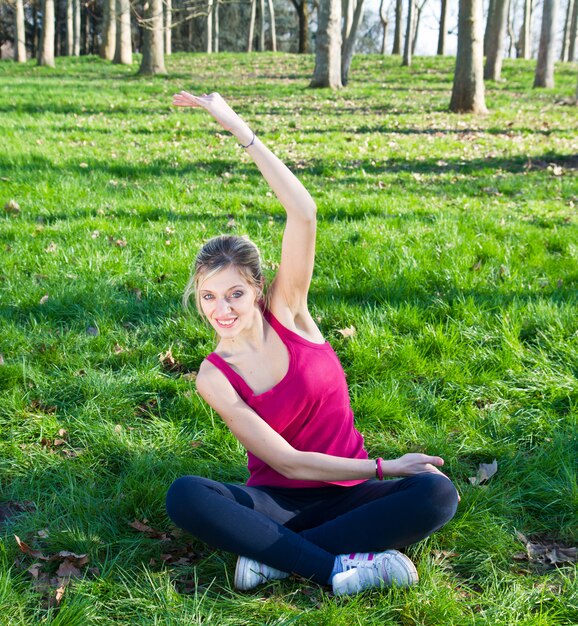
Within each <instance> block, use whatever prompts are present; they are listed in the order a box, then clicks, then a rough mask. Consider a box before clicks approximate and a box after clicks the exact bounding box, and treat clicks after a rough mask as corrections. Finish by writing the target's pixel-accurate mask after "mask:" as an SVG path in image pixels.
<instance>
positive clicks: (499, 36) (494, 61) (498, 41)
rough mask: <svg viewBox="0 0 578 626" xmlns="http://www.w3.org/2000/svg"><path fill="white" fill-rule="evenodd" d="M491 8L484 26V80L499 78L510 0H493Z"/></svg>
mask: <svg viewBox="0 0 578 626" xmlns="http://www.w3.org/2000/svg"><path fill="white" fill-rule="evenodd" d="M492 9H493V10H492V13H491V15H488V26H487V28H486V33H487V41H486V50H485V51H486V66H485V68H484V78H485V79H486V80H500V76H501V73H502V60H503V57H504V41H505V38H506V26H507V24H508V12H509V9H510V0H493V1H492ZM488 31H489V32H488Z"/></svg>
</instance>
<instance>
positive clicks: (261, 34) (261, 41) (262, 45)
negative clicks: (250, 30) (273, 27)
mask: <svg viewBox="0 0 578 626" xmlns="http://www.w3.org/2000/svg"><path fill="white" fill-rule="evenodd" d="M257 45H258V49H259V52H263V51H264V50H265V0H259V33H258V37H257Z"/></svg>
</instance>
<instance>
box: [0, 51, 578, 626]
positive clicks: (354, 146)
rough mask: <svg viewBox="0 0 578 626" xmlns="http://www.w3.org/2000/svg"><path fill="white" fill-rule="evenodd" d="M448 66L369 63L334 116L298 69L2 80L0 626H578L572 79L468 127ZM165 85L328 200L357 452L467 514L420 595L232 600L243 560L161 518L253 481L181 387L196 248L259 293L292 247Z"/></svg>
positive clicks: (199, 333)
mask: <svg viewBox="0 0 578 626" xmlns="http://www.w3.org/2000/svg"><path fill="white" fill-rule="evenodd" d="M453 63H454V61H453V60H452V59H450V58H444V59H434V58H428V59H425V58H417V59H415V63H414V66H413V67H412V68H411V69H407V68H401V67H400V60H399V59H398V58H391V57H389V58H387V57H386V58H384V57H379V56H369V57H357V58H355V59H354V63H353V67H352V72H351V83H350V86H348V87H347V88H346V89H344V90H342V91H340V92H338V93H329V92H327V91H312V90H309V89H308V88H307V85H308V81H309V78H310V76H311V73H312V69H313V58H312V57H310V56H308V57H301V56H296V55H284V54H276V55H273V54H260V55H234V54H222V55H213V56H206V55H175V56H173V57H171V58H170V59H169V61H168V68H169V71H170V72H171V75H170V78H155V79H147V78H140V77H136V76H135V72H136V69H137V66H136V65H135V66H134V67H132V68H124V67H118V66H112V65H109V64H107V63H105V62H103V61H101V60H100V59H96V58H89V59H86V58H82V59H69V60H65V59H58V60H57V68H56V69H54V70H50V69H47V68H38V67H36V66H35V65H34V63H28V64H25V65H23V66H16V65H14V64H12V63H10V62H6V61H3V62H1V63H0V96H1V97H0V112H1V115H0V137H1V138H2V139H1V142H2V149H1V150H0V328H1V331H0V355H1V357H0V489H1V492H0V520H1V521H0V615H2V617H1V618H0V621H1V622H2V623H3V624H7V625H9V626H17V625H25V624H38V623H40V624H53V625H57V624H58V625H61V626H63V625H65V626H74V625H77V624H78V625H79V626H80V625H82V626H84V625H87V624H90V625H92V624H95V625H100V624H122V625H127V626H129V625H131V626H132V625H135V624H139V625H140V624H142V625H145V624H146V625H153V624H159V625H165V624H167V625H169V624H170V625H177V624H178V625H185V624H187V625H189V624H201V623H203V624H216V625H219V626H221V625H224V626H229V625H238V624H247V625H256V624H267V625H279V626H281V625H288V624H307V625H313V626H317V625H320V624H324V625H325V624H328V625H334V624H335V625H347V626H353V625H354V624H364V625H366V624H370V625H376V626H377V625H379V626H384V625H386V624H403V625H431V626H439V625H446V624H459V625H462V624H464V625H466V624H468V625H469V624H471V625H476V626H477V625H482V624H483V625H488V626H493V625H496V624H503V625H511V624H527V625H532V626H538V625H540V626H542V625H550V624H568V625H570V624H576V623H578V584H577V581H576V572H575V563H571V562H568V561H565V560H564V559H565V558H569V559H571V558H572V551H571V550H568V549H567V548H572V547H574V546H576V545H577V541H578V530H577V529H578V514H577V512H578V484H577V480H576V469H577V467H578V437H577V424H576V421H577V416H578V382H577V377H578V307H577V305H578V224H577V222H578V218H577V209H576V207H577V206H578V179H577V168H578V156H577V154H578V135H577V127H578V123H577V120H578V116H577V109H576V107H575V106H570V105H569V104H568V100H569V98H570V97H571V96H572V94H573V93H574V91H575V80H576V66H575V65H570V64H565V65H559V66H558V67H557V71H556V81H557V87H556V89H553V90H539V91H538V90H533V89H532V88H531V86H532V82H533V70H534V63H532V62H525V61H512V60H510V61H506V62H505V67H504V71H503V75H504V79H505V80H504V81H503V82H500V83H498V84H490V85H488V86H487V93H486V100H487V105H488V107H489V109H490V114H489V115H487V116H485V117H470V116H455V115H452V114H450V113H448V112H447V110H446V109H447V105H448V104H449V99H450V92H451V84H452V70H453ZM182 88H185V89H189V90H193V91H194V90H196V91H199V92H210V91H213V90H219V91H221V92H222V93H223V94H224V95H226V96H227V97H229V99H230V100H231V101H232V103H233V104H234V105H235V106H236V108H237V109H238V110H239V111H240V112H241V114H242V115H243V116H244V117H245V118H246V119H247V120H248V121H249V122H250V123H251V124H252V125H253V127H254V128H255V129H256V131H257V133H258V134H259V135H260V136H261V138H262V139H263V141H265V142H266V143H267V144H268V145H270V146H271V147H272V149H273V150H274V151H275V152H276V153H277V154H278V155H279V156H280V157H281V158H282V159H284V160H285V161H286V162H287V163H288V164H289V165H290V166H291V167H292V169H293V170H294V171H295V172H296V173H297V174H298V175H299V176H300V177H301V179H302V180H303V182H304V183H305V185H306V186H307V187H308V188H309V189H310V191H311V192H312V195H313V196H314V198H315V199H316V201H317V203H318V207H319V234H318V261H317V268H316V273H315V276H314V280H313V285H312V290H311V307H312V310H313V311H314V315H315V316H316V317H317V319H318V321H319V325H320V327H321V329H322V331H323V332H324V333H325V335H326V336H327V338H328V339H329V340H330V341H331V342H332V344H333V346H334V347H335V349H336V351H337V352H338V354H339V356H340V358H341V359H342V362H343V365H344V367H345V370H346V372H347V376H348V381H349V383H350V387H351V399H352V403H353V408H354V411H355V414H356V418H357V424H358V428H359V429H360V430H361V431H362V432H363V433H364V435H365V437H366V444H367V447H368V450H369V452H370V454H372V455H375V456H383V457H394V456H397V455H399V454H402V453H403V452H406V451H424V452H429V453H432V454H439V455H441V456H443V457H444V458H445V460H446V470H447V473H448V475H449V476H450V477H451V478H452V479H453V480H454V481H455V484H456V486H457V487H458V489H459V491H460V493H461V498H462V499H461V503H460V507H459V509H458V513H457V515H456V517H455V519H454V520H453V521H452V522H451V523H450V524H449V525H448V526H446V527H445V528H444V529H443V530H442V531H440V532H439V533H437V534H436V535H435V536H433V537H432V538H430V539H428V540H426V541H425V542H422V543H421V544H419V545H417V546H414V547H412V548H410V549H409V550H408V554H409V555H410V556H411V557H412V558H413V559H414V560H415V562H416V564H417V567H418V571H419V574H420V577H421V584H420V585H419V586H418V587H416V588H413V589H411V590H405V591H401V590H395V589H394V590H386V591H372V592H367V593H365V594H362V595H360V596H358V597H352V598H345V599H337V598H333V597H332V596H331V594H330V593H329V590H328V589H327V588H321V587H317V586H315V585H311V584H310V583H308V582H307V581H303V580H295V579H292V580H289V581H282V582H277V583H274V584H270V585H267V586H265V587H259V588H257V589H256V590H255V591H254V592H250V593H244V594H240V593H237V592H235V591H234V590H233V588H232V571H233V567H234V562H235V557H233V556H232V555H229V554H225V553H222V552H218V551H215V550H214V549H212V548H211V546H207V545H205V544H201V543H200V542H196V541H194V540H192V539H191V538H190V537H187V536H185V535H182V534H179V533H178V532H176V531H175V529H174V528H173V527H172V526H171V524H170V523H169V521H168V519H167V517H166V514H165V511H164V495H165V492H166V489H167V487H168V485H169V484H170V483H171V481H172V480H173V479H174V478H176V477H178V476H180V475H182V474H185V473H196V474H203V475H206V476H210V477H212V478H215V479H219V480H220V479H224V480H232V481H243V480H245V478H246V469H245V455H244V452H243V450H242V449H241V447H240V446H239V445H238V444H237V443H236V441H235V440H234V439H233V437H232V436H231V435H230V434H229V433H228V431H227V429H226V427H225V426H224V425H223V424H222V423H221V421H220V419H219V418H218V416H216V415H214V414H213V413H212V412H211V411H210V410H209V409H208V408H207V407H206V406H205V405H204V404H203V402H202V401H201V400H200V398H199V397H198V396H197V394H196V392H195V389H194V383H193V382H192V379H193V378H194V372H195V371H196V370H197V368H198V366H199V364H200V362H201V361H202V359H203V358H204V356H205V355H206V354H207V353H208V352H209V351H210V350H211V348H212V346H213V345H214V337H213V336H212V333H211V332H210V330H209V329H208V328H207V327H206V326H204V325H203V324H202V323H201V322H200V321H199V320H198V319H197V318H196V316H195V315H191V314H187V313H186V312H185V311H183V309H182V308H181V305H180V297H181V294H182V291H183V288H184V285H185V283H186V281H187V277H188V273H189V268H190V266H191V263H192V261H193V259H194V257H195V253H196V250H197V249H198V247H199V245H200V244H201V242H203V241H204V240H205V239H207V238H209V237H211V236H213V235H215V234H218V233H222V232H232V233H239V234H240V233H247V234H249V235H250V236H251V237H252V238H253V239H254V240H255V241H256V242H257V244H258V245H259V246H260V247H261V249H262V250H263V255H264V260H265V264H266V267H267V271H268V273H269V274H272V272H273V270H274V268H275V267H276V264H277V263H278V250H279V243H280V238H281V233H282V225H283V212H282V210H281V209H280V207H279V205H278V203H277V201H276V200H275V198H274V197H273V196H272V194H271V193H270V192H269V191H268V188H267V186H266V184H265V183H264V182H263V181H262V180H261V178H260V175H259V174H258V172H257V170H256V168H255V167H254V165H253V164H252V163H251V162H250V160H249V159H248V157H247V156H246V155H245V154H244V153H243V151H242V150H241V149H240V148H239V147H238V146H237V144H236V142H235V141H234V140H233V139H231V138H230V137H228V136H225V134H224V133H221V132H219V130H218V128H217V126H216V124H214V123H212V122H211V120H210V119H209V118H208V116H205V115H203V114H201V113H199V112H191V111H182V110H175V109H172V108H171V106H170V101H171V95H172V94H173V93H174V92H175V91H178V90H180V89H182ZM10 201H14V202H15V203H17V205H18V207H19V211H18V210H9V209H10V207H13V208H14V204H8V203H10ZM7 204H8V210H7V209H5V208H3V207H4V206H5V205H7ZM352 326H353V327H354V329H355V332H353V331H352V332H350V333H345V334H346V335H350V336H344V334H343V333H340V332H339V331H340V330H343V329H347V328H351V327H352ZM168 351H170V353H169V354H167V352H168ZM159 355H161V357H162V358H159ZM171 355H172V357H171ZM494 459H495V460H496V461H497V473H496V474H495V475H494V476H493V477H492V478H491V479H490V480H488V481H486V482H484V483H482V484H472V481H470V480H469V479H470V478H471V477H474V476H476V472H477V471H478V466H479V464H480V463H491V462H492V461H493V460H494ZM474 482H475V481H474ZM135 521H136V522H137V524H134V522H135ZM138 522H140V525H139V523H138ZM131 524H132V526H131ZM14 535H17V536H18V537H20V538H21V540H23V541H24V542H26V544H27V546H28V548H26V546H23V548H24V552H23V551H21V550H20V549H19V548H18V546H17V543H16V541H15V539H14ZM524 537H525V538H526V539H527V541H528V542H531V543H532V544H534V546H533V547H530V549H529V552H528V549H527V548H526V545H525V542H524ZM565 548H566V550H565ZM63 551H69V552H72V553H74V554H75V555H76V556H71V555H70V554H67V553H66V552H63ZM542 553H545V554H542ZM574 554H575V553H574ZM82 555H86V557H83V556H82ZM540 555H541V556H540ZM43 557H46V558H49V559H50V560H45V558H43ZM552 561H554V562H555V565H556V566H553V565H552ZM67 571H68V573H69V574H72V577H71V578H70V579H68V578H67V575H66V573H67ZM75 574H79V576H75ZM66 583H67V584H66ZM62 594H63V595H62ZM57 595H58V598H59V600H60V602H59V603H58V602H57ZM61 595H62V598H61V599H60V596H61Z"/></svg>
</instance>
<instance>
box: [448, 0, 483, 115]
mask: <svg viewBox="0 0 578 626" xmlns="http://www.w3.org/2000/svg"><path fill="white" fill-rule="evenodd" d="M483 45H484V43H483V39H482V1H481V0H460V8H459V16H458V50H457V56H456V69H455V73H454V84H453V89H452V98H451V101H450V111H453V112H454V113H478V114H481V113H487V112H488V110H487V109H486V101H485V96H484V57H483Z"/></svg>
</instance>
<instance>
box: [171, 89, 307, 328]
mask: <svg viewBox="0 0 578 626" xmlns="http://www.w3.org/2000/svg"><path fill="white" fill-rule="evenodd" d="M173 104H174V105H175V106H181V107H198V108H202V109H205V110H206V111H208V112H209V113H210V114H211V115H212V116H213V117H214V118H215V120H216V121H217V122H218V123H219V124H220V125H221V126H222V127H223V128H224V129H225V130H227V131H229V132H230V133H232V134H233V135H234V136H235V137H236V138H237V141H238V142H239V143H240V144H241V146H243V147H244V148H245V149H246V150H247V152H248V153H249V155H250V156H251V158H252V159H253V161H254V162H255V164H256V165H257V167H258V168H259V170H260V171H261V173H262V174H263V177H264V178H265V180H266V181H267V182H268V183H269V185H270V187H271V189H272V190H273V192H274V193H275V195H276V196H277V198H278V199H279V201H280V202H281V204H282V205H283V208H284V209H285V211H286V213H287V223H286V226H285V231H284V234H283V246H282V251H281V263H280V266H279V271H278V273H277V276H276V278H275V281H274V284H273V286H272V289H273V294H272V297H273V298H275V299H277V304H278V305H279V306H281V307H282V306H283V304H285V305H286V306H287V307H288V308H289V309H290V311H291V312H292V314H293V317H294V318H296V317H297V316H298V315H300V314H301V315H304V314H306V313H307V293H308V291H309V285H310V283H311V276H312V274H313V265H314V260H315V227H316V221H315V216H316V207H315V203H314V202H313V199H312V198H311V196H310V195H309V192H308V191H307V190H306V189H305V187H304V186H303V185H302V184H301V183H300V182H299V180H298V179H297V177H296V176H295V175H294V174H293V173H292V172H291V171H290V170H289V168H288V167H287V166H286V165H285V164H284V163H283V162H282V161H281V160H280V159H279V158H277V157H276V156H275V155H274V154H273V153H272V152H271V151H270V150H269V149H268V148H267V147H266V146H265V145H264V144H263V143H262V142H261V141H260V140H259V138H258V137H257V136H256V135H255V133H254V132H253V131H252V130H251V129H250V128H249V126H248V125H247V124H246V123H245V122H244V121H243V119H241V117H239V115H237V113H235V111H233V109H232V108H231V107H230V106H229V105H228V104H227V103H226V102H225V100H224V99H223V98H222V97H221V96H220V95H219V94H217V93H212V94H210V95H202V96H195V95H193V94H190V93H187V92H186V91H181V92H180V93H178V94H175V96H174V98H173Z"/></svg>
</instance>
